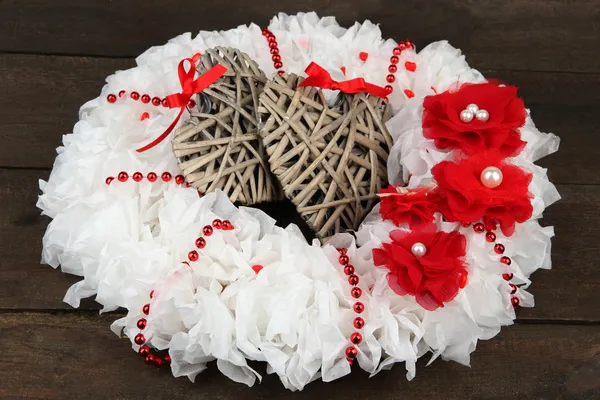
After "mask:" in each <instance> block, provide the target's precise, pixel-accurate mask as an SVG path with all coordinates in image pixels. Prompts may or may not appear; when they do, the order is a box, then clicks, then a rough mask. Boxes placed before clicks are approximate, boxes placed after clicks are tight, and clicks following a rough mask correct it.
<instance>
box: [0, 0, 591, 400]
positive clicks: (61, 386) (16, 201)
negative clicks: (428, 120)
mask: <svg viewBox="0 0 600 400" xmlns="http://www.w3.org/2000/svg"><path fill="white" fill-rule="evenodd" d="M311 9H314V10H316V11H317V12H319V13H320V14H321V15H329V14H334V15H336V16H337V17H338V19H339V21H340V22H341V23H344V24H346V25H348V24H351V23H352V22H353V21H354V20H363V19H366V18H370V19H372V20H373V21H374V22H379V23H380V24H381V28H382V30H383V32H384V35H386V36H388V37H393V38H395V39H397V40H401V39H405V38H408V39H411V40H413V41H414V42H415V43H416V44H417V45H418V46H419V47H423V46H424V45H426V44H427V43H429V42H430V41H432V40H438V39H444V38H445V39H448V40H450V41H451V43H452V44H454V45H455V46H457V47H461V48H462V49H463V50H464V51H465V53H466V55H467V57H468V61H469V62H470V64H471V65H473V66H474V67H476V68H478V69H480V70H482V71H483V72H484V73H485V74H486V75H487V76H491V77H495V78H499V79H503V80H505V81H507V82H510V83H514V84H516V85H518V86H519V87H520V88H521V94H522V96H523V97H524V98H525V101H526V104H527V106H528V107H529V108H530V109H531V111H532V115H533V118H534V120H535V122H536V124H537V125H538V127H539V128H540V129H541V130H543V131H552V132H554V133H556V134H557V135H559V136H560V137H561V140H562V143H561V149H560V151H559V152H558V153H557V154H554V155H552V156H550V157H548V158H547V159H544V160H542V161H541V164H542V165H543V166H544V167H548V168H549V169H550V176H551V178H552V180H553V181H554V182H555V183H557V184H558V185H557V186H558V189H559V191H560V192H561V194H562V196H563V199H562V200H561V201H560V202H559V203H557V204H555V205H553V206H552V207H550V208H549V209H548V210H547V212H546V214H545V218H544V219H543V224H547V225H554V226H555V228H556V233H557V237H556V238H555V240H554V241H553V249H552V253H553V254H552V255H553V262H554V267H553V269H552V270H551V271H538V272H537V273H536V274H535V275H534V277H533V281H534V284H533V286H532V287H531V291H532V293H533V294H534V295H535V296H536V307H535V308H533V309H522V310H519V312H518V322H517V324H516V325H514V326H512V327H509V328H505V329H504V330H503V331H502V333H501V334H500V335H499V336H497V337H496V338H494V339H492V340H490V341H486V342H481V343H480V344H479V345H478V347H477V350H476V351H475V353H474V354H473V356H472V365H471V368H467V367H463V366H460V365H457V364H454V363H446V362H443V361H441V360H438V361H436V362H434V363H433V364H432V365H431V366H429V367H426V366H425V364H426V363H425V362H420V363H419V366H418V370H417V377H416V379H415V380H414V381H412V382H407V381H406V380H405V378H404V374H405V373H404V370H403V366H402V365H398V366H396V367H394V369H393V370H392V371H388V372H384V373H381V374H380V375H377V376H376V377H374V378H372V379H369V378H368V376H367V375H366V374H365V373H362V372H360V371H358V370H357V371H354V372H353V374H352V375H351V376H348V377H346V378H343V379H341V380H339V381H336V382H334V383H330V384H324V383H322V382H315V383H312V384H310V385H309V386H308V387H307V389H305V391H303V392H301V393H296V394H293V395H292V394H291V393H290V392H288V391H286V390H285V389H283V388H282V386H281V384H280V383H279V382H278V380H277V379H276V378H275V377H274V376H268V377H266V378H265V379H264V381H263V383H262V384H260V385H258V386H256V387H254V388H247V387H245V386H243V385H239V384H235V383H233V382H231V381H229V380H228V379H226V378H224V377H223V376H221V375H220V373H218V372H217V371H216V369H215V368H211V369H209V371H206V372H205V373H202V374H200V375H199V376H198V378H197V381H196V383H195V384H192V383H190V382H189V381H188V380H187V379H184V378H179V379H175V378H173V377H171V376H170V374H169V373H168V372H167V371H164V370H163V371H158V370H153V369H151V368H147V367H146V366H145V365H143V363H142V362H141V360H140V359H139V358H138V357H136V356H135V354H134V353H133V352H132V351H131V349H130V346H129V343H128V342H127V341H126V340H121V339H119V338H117V337H116V336H114V335H113V334H112V333H111V332H110V331H109V329H108V326H109V324H110V322H112V321H113V320H114V319H116V318H118V317H119V316H120V315H119V314H111V315H109V316H98V314H97V309H98V305H97V304H96V303H95V302H94V301H93V300H92V299H90V300H88V301H84V302H83V303H82V306H81V308H80V309H78V310H72V309H70V307H68V306H67V305H66V304H64V303H62V301H61V300H62V297H63V295H64V293H65V291H66V289H67V288H68V287H69V286H70V285H71V284H72V283H74V282H76V281H77V280H78V278H77V277H73V276H68V275H64V274H62V273H61V272H60V271H55V270H53V269H52V268H49V267H48V266H42V265H39V260H40V249H41V237H42V235H43V233H44V230H45V227H46V225H47V224H48V222H49V219H48V218H46V217H42V216H40V213H39V210H37V209H36V208H35V201H36V196H37V194H38V189H37V180H38V179H45V178H47V176H48V174H49V169H50V168H51V166H52V163H53V160H54V157H55V154H56V153H55V150H54V149H55V148H56V147H57V146H58V145H60V140H61V135H62V134H64V133H68V132H70V131H71V130H72V126H73V124H74V123H75V122H76V120H77V111H78V108H79V106H80V105H81V104H83V103H84V102H85V101H87V100H89V99H90V98H93V97H95V96H96V95H97V94H98V92H99V90H100V88H101V87H102V85H103V84H104V78H105V77H106V76H107V75H109V74H110V73H112V72H113V71H114V70H117V69H124V68H128V67H131V66H133V65H134V60H133V57H135V56H136V55H137V54H139V53H140V52H142V51H144V50H145V49H146V48H148V47H150V46H152V45H159V44H163V43H164V42H165V41H166V40H168V39H169V38H170V37H172V36H175V35H177V34H179V33H183V32H186V31H191V32H197V31H198V30H199V29H228V28H231V27H234V26H236V25H238V24H243V23H248V22H250V21H255V22H256V23H257V24H259V25H264V24H265V23H266V22H267V21H268V20H269V18H270V17H271V15H272V14H274V13H276V12H278V11H286V12H297V11H307V10H311ZM599 21H600V1H598V0H570V1H568V0H513V1H510V2H506V1H500V0H487V1H460V0H436V1H429V2H424V1H422V0H407V1H402V2H400V1H394V0H370V1H360V0H340V1H323V0H297V1H290V0H262V1H260V2H247V1H241V0H222V1H218V2H201V1H198V0H185V1H177V2H168V1H149V0H147V1H141V0H119V1H112V2H109V1H101V0H79V1H77V2H74V1H67V0H52V1H49V0H0V139H1V140H2V141H1V142H0V348H1V349H2V350H3V352H2V355H1V356H0V399H25V398H27V399H84V398H85V399H164V398H174V399H180V398H181V399H187V398H190V399H192V398H194V399H237V398H239V399H250V398H260V399H269V398H286V399H287V398H293V397H295V398H316V399H321V398H323V399H355V398H356V399H390V400H391V399H396V398H402V399H413V398H414V399H424V398H429V399H449V400H451V399H461V400H465V399H488V400H501V399H515V398H519V399H540V400H541V399H544V400H550V399H600V269H599V265H598V260H599V254H600V213H599V211H598V209H599V206H600V123H599V122H598V121H600V56H598V50H599V49H600V23H599ZM278 211H279V213H278V215H276V216H277V217H278V218H279V219H280V220H281V221H282V222H284V220H285V219H286V218H285V216H286V215H287V214H288V212H287V211H286V209H284V208H280V209H279V210H278ZM276 213H277V210H276ZM259 368H261V367H260V366H259Z"/></svg>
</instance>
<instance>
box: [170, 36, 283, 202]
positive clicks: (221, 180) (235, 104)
mask: <svg viewBox="0 0 600 400" xmlns="http://www.w3.org/2000/svg"><path fill="white" fill-rule="evenodd" d="M217 63H218V64H221V65H224V66H225V67H227V72H226V73H225V75H224V76H222V77H221V78H220V79H219V80H217V81H216V82H215V83H214V84H212V85H211V86H210V87H208V88H207V89H205V90H204V91H203V92H202V93H201V94H199V95H198V96H196V105H195V106H194V107H193V108H192V109H191V110H190V118H189V119H188V120H187V121H185V122H184V124H183V125H182V126H181V127H180V128H179V129H177V130H176V132H175V135H174V137H173V152H174V154H175V157H177V159H178V161H179V167H180V168H181V171H182V172H183V175H184V176H185V178H186V181H187V182H188V183H189V184H191V185H192V186H193V187H195V188H197V189H198V190H200V191H201V192H210V191H213V190H217V189H220V190H222V191H223V192H225V193H226V194H227V196H229V198H230V199H231V201H232V202H238V203H240V204H246V205H248V204H256V203H260V202H265V201H273V200H277V199H280V198H281V191H280V189H279V188H280V186H279V185H278V183H277V181H276V179H274V177H273V175H272V174H271V171H270V170H269V167H268V165H267V163H266V153H265V149H264V147H263V145H262V142H261V140H260V137H259V134H258V126H259V125H260V120H259V118H258V114H257V107H258V96H259V94H260V93H261V91H262V89H263V86H264V84H265V81H266V78H265V75H264V73H263V72H262V71H261V70H260V69H259V68H258V65H257V64H256V63H255V62H254V61H253V60H252V59H250V57H249V56H248V55H247V54H245V53H243V52H241V51H239V50H237V49H233V48H224V47H216V48H214V49H209V50H207V51H206V53H205V54H204V55H203V56H202V57H201V58H200V61H199V64H198V68H197V70H198V72H199V73H200V74H203V73H205V72H206V71H208V70H209V69H210V68H212V67H213V66H214V65H216V64H217Z"/></svg>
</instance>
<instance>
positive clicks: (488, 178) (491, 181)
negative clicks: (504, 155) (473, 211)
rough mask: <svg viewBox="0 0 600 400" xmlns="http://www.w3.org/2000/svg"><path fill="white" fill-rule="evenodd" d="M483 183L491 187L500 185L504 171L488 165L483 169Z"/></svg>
mask: <svg viewBox="0 0 600 400" xmlns="http://www.w3.org/2000/svg"><path fill="white" fill-rule="evenodd" d="M481 183H482V184H483V186H485V187H488V188H490V189H493V188H495V187H498V186H500V184H501V183H502V171H500V168H496V167H487V168H486V169H484V170H483V171H481Z"/></svg>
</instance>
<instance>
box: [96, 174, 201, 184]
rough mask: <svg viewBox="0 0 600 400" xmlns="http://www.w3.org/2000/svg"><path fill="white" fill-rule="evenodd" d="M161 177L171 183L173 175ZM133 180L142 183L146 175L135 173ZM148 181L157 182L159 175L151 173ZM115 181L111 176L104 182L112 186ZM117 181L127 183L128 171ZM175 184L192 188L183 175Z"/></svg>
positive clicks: (176, 178)
mask: <svg viewBox="0 0 600 400" xmlns="http://www.w3.org/2000/svg"><path fill="white" fill-rule="evenodd" d="M160 177H161V180H162V181H163V182H169V181H171V178H172V175H171V173H170V172H163V173H162V174H161V175H160ZM131 179H133V180H134V181H135V182H141V181H143V180H144V174H142V173H141V172H139V171H138V172H134V173H133V175H131ZM146 179H148V182H156V180H157V179H158V175H157V174H156V173H155V172H149V173H148V175H146ZM114 180H115V177H114V176H109V177H107V178H106V179H105V181H104V182H106V184H107V185H110V184H111V183H112V182H114ZM117 180H118V181H119V182H127V181H128V180H129V174H128V173H127V172H126V171H121V172H119V174H118V175H117ZM175 183H176V184H178V185H183V184H185V185H186V187H190V186H191V185H190V184H189V183H185V177H184V176H183V175H177V176H175Z"/></svg>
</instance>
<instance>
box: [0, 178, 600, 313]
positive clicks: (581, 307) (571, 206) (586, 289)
mask: <svg viewBox="0 0 600 400" xmlns="http://www.w3.org/2000/svg"><path fill="white" fill-rule="evenodd" d="M47 175H48V173H47V172H40V171H35V170H2V169H0V182H2V185H0V210H3V212H2V213H1V214H0V227H1V230H0V243H2V249H3V256H2V258H1V259H0V309H9V310H14V309H44V310H61V309H67V308H69V307H68V306H67V305H66V304H63V303H62V302H61V300H62V298H63V296H64V293H65V292H66V290H67V288H68V287H69V286H70V285H71V284H73V283H74V282H76V281H77V280H79V278H76V277H72V276H67V275H65V274H63V273H61V272H60V271H54V270H53V269H52V268H50V267H48V266H42V265H39V258H40V252H41V238H42V235H43V233H44V230H45V228H46V225H47V223H48V221H49V220H48V218H45V217H41V216H40V215H39V210H37V209H36V208H35V200H36V195H37V192H38V189H37V180H38V179H39V178H46V177H47ZM559 190H560V192H561V194H562V195H563V200H562V201H560V202H559V203H557V204H555V205H553V206H552V207H551V208H550V209H549V210H548V212H547V216H546V219H545V220H544V224H552V225H555V226H556V230H557V234H558V235H557V237H556V238H555V240H554V242H553V252H552V253H553V260H554V268H553V269H552V270H551V271H538V272H537V273H536V274H535V275H534V277H533V280H534V284H533V286H532V287H531V291H532V292H533V294H534V295H535V296H536V302H537V306H536V307H535V308H533V309H521V310H520V311H519V314H518V316H519V317H520V318H525V319H535V320H540V319H541V320H547V319H558V320H581V321H600V309H599V308H598V307H597V298H598V293H599V292H600V275H598V273H597V271H598V270H597V255H598V253H599V252H600V247H599V246H600V245H599V244H598V240H597V239H598V238H599V237H600V215H599V214H598V212H597V209H598V206H597V205H598V202H599V201H600V186H578V185H561V186H559ZM263 209H264V210H265V211H268V212H269V213H271V215H273V216H274V217H275V218H277V219H278V220H279V223H280V225H282V226H285V225H287V223H289V222H297V221H298V217H297V215H296V214H295V213H294V210H293V209H291V207H290V206H289V204H288V205H287V206H281V205H278V206H275V207H263ZM82 308H84V309H95V308H97V305H96V304H95V303H94V302H92V301H88V302H85V303H83V304H82Z"/></svg>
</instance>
